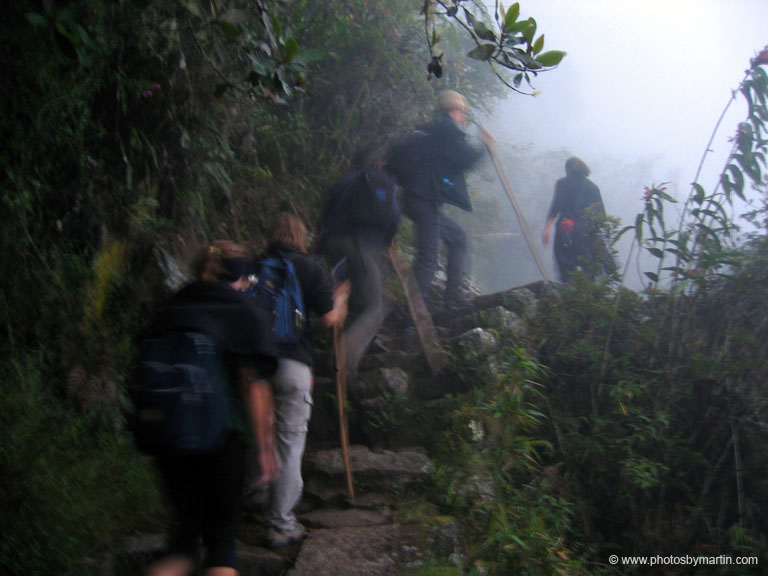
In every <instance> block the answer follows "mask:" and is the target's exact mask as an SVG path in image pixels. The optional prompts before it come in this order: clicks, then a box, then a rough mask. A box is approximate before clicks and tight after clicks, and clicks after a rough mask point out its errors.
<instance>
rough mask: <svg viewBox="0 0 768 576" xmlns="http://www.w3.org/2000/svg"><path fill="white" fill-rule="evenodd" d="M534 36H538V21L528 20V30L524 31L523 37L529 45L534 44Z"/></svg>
mask: <svg viewBox="0 0 768 576" xmlns="http://www.w3.org/2000/svg"><path fill="white" fill-rule="evenodd" d="M534 34H536V20H534V19H533V18H528V28H526V29H525V30H523V36H525V39H526V40H528V43H529V44H530V43H532V42H533V36H534Z"/></svg>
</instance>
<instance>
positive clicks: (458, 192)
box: [389, 112, 483, 212]
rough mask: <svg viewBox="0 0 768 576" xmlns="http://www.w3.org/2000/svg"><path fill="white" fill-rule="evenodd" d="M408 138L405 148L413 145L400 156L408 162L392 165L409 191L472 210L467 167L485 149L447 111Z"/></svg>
mask: <svg viewBox="0 0 768 576" xmlns="http://www.w3.org/2000/svg"><path fill="white" fill-rule="evenodd" d="M406 139H407V140H408V143H407V144H404V148H405V146H408V147H409V148H411V149H410V150H407V151H404V153H403V154H401V155H400V156H404V157H406V158H407V159H409V160H408V162H407V164H408V166H402V167H401V166H398V165H394V164H400V162H392V164H393V165H390V166H389V167H390V169H391V171H392V172H393V173H394V174H395V175H396V176H397V179H398V182H399V184H400V185H401V186H402V187H403V189H404V190H405V191H406V193H409V194H414V195H416V196H419V197H421V198H423V199H425V200H430V201H434V202H437V203H441V204H442V203H446V204H453V205H455V206H458V207H459V208H461V209H462V210H466V211H468V212H471V211H472V202H471V200H470V198H469V192H468V191H467V182H466V180H465V178H464V171H465V170H467V169H469V168H471V167H472V166H473V165H474V164H475V163H476V162H477V161H478V160H479V159H480V157H481V156H482V154H483V149H482V148H480V147H478V148H475V147H473V146H471V145H470V144H469V142H467V135H466V134H465V133H464V131H463V130H462V129H461V128H459V126H457V125H456V123H455V122H454V121H453V120H452V119H451V117H450V116H449V115H448V114H447V113H445V112H442V113H440V114H439V115H438V116H437V118H435V120H434V121H432V122H431V123H429V124H427V125H425V126H423V127H422V128H419V129H418V130H417V131H415V132H414V133H413V134H412V135H410V136H408V137H406ZM402 164H405V162H402Z"/></svg>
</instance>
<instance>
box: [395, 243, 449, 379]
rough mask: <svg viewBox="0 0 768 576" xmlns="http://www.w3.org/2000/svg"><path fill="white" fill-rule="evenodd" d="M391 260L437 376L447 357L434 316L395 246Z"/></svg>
mask: <svg viewBox="0 0 768 576" xmlns="http://www.w3.org/2000/svg"><path fill="white" fill-rule="evenodd" d="M389 258H390V259H391V260H392V266H393V267H394V269H395V272H396V273H397V277H398V278H400V282H401V283H402V285H403V289H404V290H405V297H406V299H407V300H408V308H409V309H410V311H411V318H413V323H414V324H415V326H416V332H417V333H418V335H419V341H420V342H421V347H422V349H423V350H424V356H426V358H427V364H428V365H429V369H430V371H431V372H432V374H433V375H434V376H436V375H437V374H439V373H440V371H441V370H442V369H443V366H445V362H446V356H445V353H444V352H443V348H442V346H441V345H440V339H439V338H438V337H437V331H436V330H435V325H434V323H433V322H432V316H430V315H429V311H428V310H427V305H426V304H424V299H423V298H422V297H421V290H419V285H418V284H417V283H416V277H415V276H414V275H413V272H412V271H411V269H410V268H409V267H408V265H407V264H406V263H405V260H404V259H403V256H402V254H400V251H399V250H398V249H397V248H396V247H395V245H394V244H392V246H390V248H389Z"/></svg>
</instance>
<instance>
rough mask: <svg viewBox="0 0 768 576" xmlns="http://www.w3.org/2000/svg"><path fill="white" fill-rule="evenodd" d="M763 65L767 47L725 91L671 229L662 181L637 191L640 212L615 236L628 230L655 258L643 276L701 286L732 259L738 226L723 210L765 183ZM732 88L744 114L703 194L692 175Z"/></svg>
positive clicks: (767, 96) (767, 104)
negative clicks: (733, 86)
mask: <svg viewBox="0 0 768 576" xmlns="http://www.w3.org/2000/svg"><path fill="white" fill-rule="evenodd" d="M766 64H768V46H766V47H765V48H764V49H763V50H762V51H761V52H760V53H758V54H757V55H756V56H755V57H754V58H753V59H752V60H751V61H750V67H749V69H747V71H746V73H745V76H744V79H743V80H742V82H741V84H740V85H739V88H738V90H734V91H733V93H732V94H731V98H730V99H729V101H728V103H727V105H726V106H725V109H724V110H723V113H722V114H721V115H720V118H719V119H718V121H717V123H716V125H715V128H714V130H713V132H712V135H711V137H710V140H709V142H708V144H707V147H706V150H705V152H704V154H703V155H702V159H701V161H700V163H699V167H698V169H697V172H696V176H695V178H694V181H693V183H692V184H691V190H690V193H689V195H688V198H687V199H686V201H685V203H684V205H683V209H682V212H681V215H680V218H679V220H678V226H677V229H674V230H672V229H668V228H667V227H666V226H665V220H664V204H665V203H674V202H675V200H674V199H673V198H672V197H671V196H669V195H668V194H666V192H665V188H664V186H663V185H661V186H652V187H650V188H649V187H646V189H645V195H644V196H643V200H644V202H645V207H644V211H643V212H641V213H640V214H638V215H637V217H636V219H635V223H634V225H631V226H627V227H625V228H624V229H623V230H621V231H620V233H619V235H618V237H621V236H622V235H623V234H624V233H626V232H628V231H633V232H634V235H635V242H636V243H637V245H638V246H641V247H643V248H645V250H646V252H648V253H649V254H650V255H651V256H653V257H654V258H656V259H658V266H657V270H656V271H655V272H644V275H645V276H646V278H647V279H649V280H650V281H651V282H652V283H653V284H654V285H655V284H658V283H659V282H660V280H661V274H662V272H668V273H670V274H671V275H672V285H671V288H672V289H673V290H674V289H675V288H676V287H677V285H678V283H679V282H680V281H682V280H693V281H694V283H693V285H694V286H697V285H703V283H704V282H705V281H706V279H707V278H709V277H710V276H713V275H714V276H717V275H719V274H721V272H722V269H723V268H727V267H729V266H732V265H733V264H734V262H735V254H736V252H735V251H734V249H733V247H732V244H733V232H734V231H736V230H738V225H737V224H736V223H735V222H734V221H733V217H732V216H731V215H730V214H729V212H728V210H727V209H728V208H733V206H734V202H735V199H736V198H738V199H741V200H742V201H744V202H746V201H747V195H746V187H747V185H748V183H751V185H752V187H753V188H754V189H756V190H758V191H760V190H763V191H764V190H765V189H766V185H767V184H768V182H767V181H766V178H765V175H764V170H765V168H766V166H767V164H766V158H767V156H766V155H767V154H768V127H767V123H768V74H766V71H765V69H764V66H765V65H766ZM738 93H741V95H742V96H743V97H744V99H745V100H746V102H747V104H748V112H747V117H746V119H745V120H744V121H743V122H741V123H739V125H738V128H737V130H736V134H735V135H734V136H733V137H731V138H729V142H731V143H732V144H733V146H732V149H731V152H730V154H729V156H728V159H727V160H726V163H725V167H724V168H723V170H722V171H721V173H720V176H719V178H718V182H717V184H716V185H715V187H714V189H713V191H712V192H711V193H707V191H706V190H705V189H704V187H703V186H702V185H701V184H700V183H699V182H698V179H699V177H700V175H701V170H702V167H703V165H704V161H705V159H706V157H707V155H708V154H709V152H710V149H711V145H712V142H713V141H714V139H715V136H716V133H717V131H718V129H719V127H720V124H721V123H722V120H723V117H724V116H725V113H726V112H727V111H728V109H729V108H730V106H731V104H732V103H733V102H734V100H735V99H736V95H737V94H738ZM766 212H768V207H766V205H765V199H763V206H762V207H761V208H759V209H758V210H757V211H756V212H755V213H756V214H765V213H766ZM755 213H753V215H752V217H754V214H755ZM617 239H618V238H617ZM669 255H672V256H673V257H674V264H672V265H670V266H664V265H663V264H664V261H665V259H666V257H667V256H669ZM689 285H691V284H690V283H686V284H685V285H684V286H689Z"/></svg>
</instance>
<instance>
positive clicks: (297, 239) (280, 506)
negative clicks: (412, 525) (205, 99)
mask: <svg viewBox="0 0 768 576" xmlns="http://www.w3.org/2000/svg"><path fill="white" fill-rule="evenodd" d="M267 257H269V258H277V259H280V260H281V261H282V260H287V261H289V262H290V263H291V265H292V270H293V274H294V277H295V280H296V281H298V285H299V288H300V292H301V296H302V300H303V302H302V305H303V308H304V311H303V312H301V311H299V312H300V313H298V314H297V318H296V321H297V322H301V323H302V326H301V334H300V335H299V337H298V342H296V343H295V344H284V345H282V344H281V345H280V346H279V350H278V357H279V364H278V368H277V373H276V374H275V376H274V378H273V380H272V385H273V390H274V397H275V416H276V420H277V443H278V453H279V455H280V463H281V465H282V473H281V474H280V476H279V477H278V478H277V479H276V480H275V481H274V482H273V484H272V487H271V493H270V504H269V515H268V522H269V527H268V530H267V543H268V545H269V546H270V547H272V548H278V547H281V546H286V545H289V544H292V543H294V542H298V541H300V540H302V539H303V538H304V537H305V536H306V529H305V528H304V526H302V525H301V524H300V523H299V522H298V521H297V520H296V517H295V516H294V513H293V511H294V508H295V507H296V505H297V504H298V503H299V500H300V499H301V495H302V489H303V486H304V482H303V480H302V476H301V460H302V457H303V456H304V447H305V446H306V440H307V431H308V423H309V418H310V416H311V412H312V378H313V376H312V365H313V358H312V342H311V340H310V338H309V332H308V330H306V328H308V326H307V322H306V319H305V318H303V317H302V316H306V315H308V314H313V315H315V316H317V317H319V318H320V320H321V321H322V322H323V324H325V325H326V326H328V327H332V326H333V327H336V328H338V327H340V326H343V324H344V320H345V318H346V310H347V304H346V302H347V297H348V295H349V283H348V282H345V283H342V284H340V285H339V286H337V287H336V288H335V289H334V287H333V283H332V280H331V277H330V275H329V274H328V273H327V272H326V271H325V269H324V268H323V267H322V266H321V264H320V263H319V262H318V261H316V260H314V259H313V258H311V257H310V256H309V255H308V253H307V229H306V227H305V226H304V223H303V222H302V220H301V219H300V218H299V217H298V216H296V215H295V214H292V213H289V212H284V213H282V214H279V215H278V217H277V219H276V221H275V224H274V228H273V231H272V236H271V244H270V246H269V249H268V251H267Z"/></svg>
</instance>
